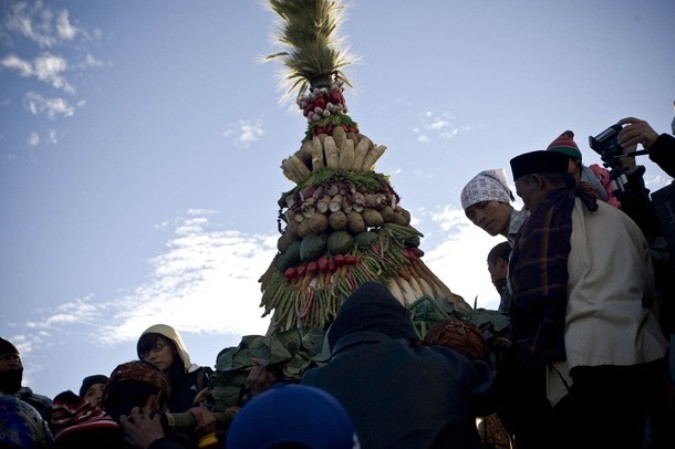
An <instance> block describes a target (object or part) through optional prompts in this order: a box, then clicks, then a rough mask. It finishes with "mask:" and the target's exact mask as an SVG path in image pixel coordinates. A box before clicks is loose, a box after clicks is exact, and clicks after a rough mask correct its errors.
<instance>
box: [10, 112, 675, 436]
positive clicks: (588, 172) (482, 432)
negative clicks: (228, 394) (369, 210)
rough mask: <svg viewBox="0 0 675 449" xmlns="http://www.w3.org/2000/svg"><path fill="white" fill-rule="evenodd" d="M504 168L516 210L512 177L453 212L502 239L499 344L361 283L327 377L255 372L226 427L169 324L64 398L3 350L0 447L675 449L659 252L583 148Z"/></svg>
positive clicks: (323, 372)
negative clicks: (427, 319) (503, 329)
mask: <svg viewBox="0 0 675 449" xmlns="http://www.w3.org/2000/svg"><path fill="white" fill-rule="evenodd" d="M618 123H619V124H621V125H622V126H623V127H622V129H621V131H620V132H619V134H618V142H619V144H620V145H621V146H622V148H624V149H626V150H627V151H628V149H630V148H632V147H634V146H635V145H637V144H641V145H642V146H643V147H644V148H645V149H646V150H648V151H649V157H650V158H651V159H652V160H653V161H654V162H655V163H657V164H658V165H659V166H660V167H662V168H663V169H664V171H666V172H667V173H669V174H671V175H673V174H675V137H673V136H671V135H668V134H658V133H656V132H655V131H654V130H653V129H652V128H651V126H649V124H648V123H646V122H645V121H643V120H640V119H636V118H633V117H629V118H625V119H622V120H620V121H619V122H618ZM674 132H675V130H674ZM509 165H510V169H511V173H512V176H513V183H514V185H515V191H516V194H517V195H518V196H519V197H520V198H521V199H522V201H523V204H524V207H523V209H522V210H516V209H515V208H514V207H513V205H512V202H513V201H514V200H515V197H514V195H513V193H512V191H511V189H510V188H509V182H508V179H507V177H506V171H505V170H504V169H501V168H500V169H486V170H483V171H481V172H480V173H478V174H477V175H476V176H474V177H473V178H471V179H470V180H469V181H468V182H467V184H466V185H465V187H464V189H463V190H462V193H461V197H460V200H461V204H462V207H463V209H464V211H465V214H466V216H467V218H468V219H469V220H470V221H471V222H472V223H473V224H475V225H476V226H478V227H480V228H481V229H483V230H484V231H486V232H487V233H488V234H490V235H492V236H502V237H504V239H505V240H504V241H503V242H501V243H499V244H498V245H496V246H495V247H494V248H493V249H492V250H491V251H490V252H489V254H488V255H487V265H488V272H489V275H490V278H491V280H492V282H493V284H494V286H495V288H496V289H497V292H498V293H499V295H500V304H499V312H501V313H502V314H504V315H507V316H508V319H509V329H508V333H507V335H506V337H505V338H500V339H499V341H498V342H497V341H494V342H488V341H487V340H486V339H485V338H484V336H483V335H482V333H481V331H480V329H479V328H478V327H477V326H475V325H474V324H472V323H470V322H468V321H462V320H459V319H456V318H449V319H447V320H444V321H442V322H440V323H438V324H437V325H436V326H434V327H431V328H430V329H429V330H428V332H427V334H426V335H425V336H423V338H420V337H419V335H418V333H417V332H416V329H415V328H414V325H413V322H412V320H411V316H410V313H409V311H408V310H407V309H406V307H405V306H403V305H402V304H400V303H399V302H398V301H397V300H396V298H395V297H394V296H393V295H392V294H391V293H390V292H389V290H388V289H387V288H386V287H385V286H384V285H382V284H379V283H376V282H366V283H363V284H361V285H360V286H359V287H358V288H356V289H355V290H354V291H353V293H352V294H351V295H350V296H349V297H348V298H347V299H346V300H345V302H344V303H343V304H342V305H341V306H340V308H339V310H338V313H337V315H336V318H335V320H334V321H333V323H331V325H330V327H329V328H328V330H327V334H326V344H327V345H328V347H329V349H330V358H329V359H328V361H327V362H326V363H325V364H322V365H321V366H317V367H312V368H310V369H307V370H306V371H305V372H304V373H303V375H302V378H301V380H300V381H299V382H292V383H289V382H287V381H285V380H284V379H282V378H280V376H279V373H278V372H272V371H269V370H266V367H265V366H263V365H260V366H258V365H256V366H254V367H253V368H252V369H250V372H249V375H248V376H249V377H248V383H247V391H248V392H249V393H250V397H248V398H247V399H246V401H242V403H241V404H239V405H238V406H236V407H232V408H230V409H228V410H227V411H225V412H220V411H215V410H214V409H213V408H212V407H211V405H210V404H212V402H210V401H209V395H210V394H212V393H213V392H212V390H211V388H210V387H211V383H210V377H211V376H212V375H213V373H214V371H213V369H212V368H210V367H204V366H198V365H195V364H194V363H192V361H191V360H190V356H189V354H188V351H187V348H186V347H185V344H184V343H183V341H182V339H181V336H180V334H179V332H178V331H177V330H176V329H175V328H173V327H172V326H170V325H167V324H156V325H153V326H150V327H148V328H147V329H146V330H145V331H144V332H143V333H142V334H141V335H140V337H139V339H138V341H137V346H136V350H137V356H138V359H137V360H133V361H128V362H125V363H121V364H119V365H118V366H117V367H116V368H115V369H114V370H113V371H112V372H111V373H106V374H92V375H91V376H87V377H85V378H84V379H83V380H82V385H81V388H80V389H79V391H78V392H77V394H76V393H75V392H73V391H70V390H67V391H64V392H62V393H60V394H58V395H57V396H55V397H54V398H53V399H50V398H47V397H45V396H42V395H39V394H36V393H34V392H33V391H32V390H31V389H30V388H28V387H26V386H24V385H22V373H23V365H22V360H21V355H20V353H19V351H18V350H17V348H16V346H15V345H14V344H13V343H12V342H10V341H8V340H6V339H3V338H0V429H1V431H0V447H2V448H28V449H32V448H36V449H38V448H59V449H60V448H71V447H72V448H75V447H99V448H101V449H106V448H142V449H187V448H191V449H194V448H200V449H215V448H228V449H248V448H251V449H252V448H270V449H271V448H277V449H280V448H296V449H324V448H325V449H332V448H335V449H343V448H344V449H347V448H350V449H356V448H363V449H376V448H378V449H379V448H387V449H392V448H393V449H395V448H434V449H441V448H470V449H481V448H483V449H487V448H494V449H514V448H515V449H530V448H544V447H545V448H561V449H562V448H598V447H625V448H636V449H637V448H644V449H661V448H668V447H675V431H673V430H672V422H673V420H674V419H675V394H674V390H675V387H674V383H675V366H672V365H673V363H674V362H673V360H672V359H673V356H672V354H671V352H670V350H669V347H670V343H669V339H670V340H671V341H672V339H673V334H675V330H674V329H673V328H672V327H671V326H670V323H671V322H672V317H670V318H668V317H664V316H663V312H662V310H664V309H659V308H658V303H659V300H658V292H657V289H658V283H657V282H656V280H655V277H654V270H653V260H652V252H651V247H650V243H651V242H650V241H649V239H648V237H646V236H645V233H644V232H643V230H642V229H641V228H640V226H639V225H638V224H637V223H636V221H635V220H634V219H632V218H631V216H630V215H629V214H628V213H627V212H626V211H625V210H623V209H622V205H621V201H620V199H621V198H620V197H617V198H616V200H617V201H612V197H613V196H614V194H615V192H612V191H611V190H608V189H607V188H606V185H605V183H603V182H602V181H603V179H602V176H601V175H603V176H604V175H606V173H601V172H600V171H598V170H593V167H587V166H585V165H584V164H583V163H582V155H581V151H580V150H579V148H578V146H577V145H576V143H575V142H574V133H573V132H572V131H565V132H563V133H562V134H561V135H560V136H558V137H557V138H555V139H554V140H553V141H552V143H551V144H550V145H549V146H548V147H547V149H546V150H541V151H532V152H528V153H524V154H520V155H517V156H515V157H513V158H512V159H510V162H509ZM633 168H635V167H633ZM667 299H668V298H666V299H664V298H661V300H662V301H663V300H667ZM669 299H670V300H671V301H675V298H669ZM665 310H668V309H665ZM495 351H499V353H500V358H499V359H498V360H497V361H495V359H493V358H491V357H490V353H491V352H495ZM179 421H180V423H185V422H187V423H189V425H184V424H179Z"/></svg>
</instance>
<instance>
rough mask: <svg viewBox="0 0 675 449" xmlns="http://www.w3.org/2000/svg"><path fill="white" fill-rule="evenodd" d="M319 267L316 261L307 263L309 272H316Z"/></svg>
mask: <svg viewBox="0 0 675 449" xmlns="http://www.w3.org/2000/svg"><path fill="white" fill-rule="evenodd" d="M318 269H319V266H318V265H317V263H316V262H314V261H312V262H310V263H308V264H307V272H308V273H316V271H317V270H318Z"/></svg>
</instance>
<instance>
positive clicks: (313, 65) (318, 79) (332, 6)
mask: <svg viewBox="0 0 675 449" xmlns="http://www.w3.org/2000/svg"><path fill="white" fill-rule="evenodd" d="M269 6H270V7H271V9H272V10H273V11H274V12H275V13H277V15H279V17H280V18H281V22H282V23H281V25H280V26H279V30H278V32H277V35H276V39H277V41H278V43H279V44H280V45H281V46H282V47H286V49H285V50H284V51H281V52H278V53H275V54H271V55H268V56H267V57H266V58H265V59H266V60H270V59H281V60H282V61H283V64H284V65H285V73H284V75H283V80H282V82H283V84H284V85H285V86H286V88H287V94H288V95H292V94H293V93H294V92H296V91H297V93H296V96H297V97H300V96H301V95H302V94H303V93H305V92H306V91H307V90H308V89H309V88H313V87H325V86H328V85H330V84H331V83H332V82H336V81H341V82H343V83H345V84H347V85H350V84H349V81H348V80H347V78H346V76H345V74H344V73H343V71H342V68H343V67H345V66H346V65H348V64H351V63H352V59H351V57H350V56H349V55H348V51H347V49H346V48H343V44H344V42H343V39H341V38H340V37H339V36H338V32H339V28H340V24H341V23H342V20H343V18H344V13H345V5H344V4H343V3H342V2H341V1H340V0H269Z"/></svg>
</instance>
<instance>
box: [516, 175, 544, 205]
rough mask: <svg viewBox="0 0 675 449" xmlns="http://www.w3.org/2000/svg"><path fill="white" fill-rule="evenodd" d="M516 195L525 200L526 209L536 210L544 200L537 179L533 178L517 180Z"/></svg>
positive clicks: (525, 177) (523, 177) (527, 177)
mask: <svg viewBox="0 0 675 449" xmlns="http://www.w3.org/2000/svg"><path fill="white" fill-rule="evenodd" d="M515 184H516V194H517V195H518V196H519V197H521V198H522V199H523V203H524V204H525V208H526V209H528V210H534V209H536V207H537V206H539V205H540V204H541V202H542V201H543V199H544V195H543V194H542V190H541V188H540V186H539V183H538V182H537V181H536V178H535V177H533V176H522V177H520V178H518V179H516V182H515Z"/></svg>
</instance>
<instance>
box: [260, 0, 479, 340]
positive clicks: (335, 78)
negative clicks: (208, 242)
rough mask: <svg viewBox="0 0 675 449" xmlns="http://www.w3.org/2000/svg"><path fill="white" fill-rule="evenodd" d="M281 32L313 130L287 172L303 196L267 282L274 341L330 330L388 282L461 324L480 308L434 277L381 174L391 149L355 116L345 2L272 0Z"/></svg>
mask: <svg viewBox="0 0 675 449" xmlns="http://www.w3.org/2000/svg"><path fill="white" fill-rule="evenodd" d="M269 6H270V7H271V8H272V9H273V11H274V12H276V13H277V14H278V16H279V17H280V19H281V23H280V26H279V29H278V34H277V39H278V43H279V44H280V45H281V46H282V47H284V48H285V51H282V52H279V53H276V54H273V55H270V56H268V59H270V60H280V61H282V63H283V65H284V73H285V77H284V80H285V81H286V82H287V83H288V86H287V92H286V93H287V95H288V96H289V97H291V98H293V99H294V100H295V101H296V103H297V105H298V107H299V108H300V109H301V110H302V113H303V115H304V117H305V118H306V120H307V130H306V133H305V135H304V137H303V138H302V140H301V144H300V147H299V149H298V150H297V151H295V152H294V153H293V154H291V155H290V156H289V157H287V158H286V159H284V160H283V161H282V162H281V169H282V171H283V174H284V175H285V176H286V178H288V179H289V180H290V181H291V182H292V183H293V184H294V185H295V186H294V187H293V188H292V189H291V190H289V191H287V192H284V193H283V194H282V195H281V198H280V199H279V202H278V204H279V220H278V221H279V232H280V236H279V240H278V244H277V248H278V253H277V255H276V256H275V257H274V260H273V261H272V263H271V264H270V266H269V268H268V269H267V271H266V272H265V273H264V274H263V275H262V277H261V279H260V283H261V290H262V300H261V306H262V307H264V310H265V311H264V315H268V314H272V319H271V324H270V329H269V331H268V335H272V334H274V333H275V332H278V331H286V330H289V329H293V328H300V329H310V328H321V329H325V328H327V326H328V325H329V324H330V323H331V322H332V320H333V318H334V317H335V314H336V312H337V309H338V308H339V306H340V304H341V303H342V301H343V300H344V299H346V298H347V297H348V296H349V295H350V294H351V293H352V292H353V291H354V289H356V288H357V287H358V286H359V285H361V284H362V283H364V282H366V281H371V280H372V281H378V282H381V283H383V284H384V285H386V286H388V288H389V290H390V291H391V293H392V294H393V295H394V296H395V297H396V298H397V299H398V300H399V301H400V302H401V303H402V304H404V305H406V306H411V305H413V304H415V303H416V302H418V301H420V300H421V299H422V298H427V299H431V300H434V301H436V302H438V301H441V302H442V303H443V304H444V306H446V308H447V307H448V306H449V307H450V308H451V309H452V310H454V311H455V312H458V313H459V314H463V313H468V312H470V311H471V307H470V306H469V305H468V304H467V303H466V302H465V301H464V300H463V299H462V298H461V297H460V296H458V295H456V294H454V293H452V291H450V289H449V288H448V287H447V286H446V285H445V284H444V283H443V282H442V281H441V280H440V279H439V278H438V277H437V276H435V275H434V273H432V271H431V270H430V269H429V268H428V267H427V265H426V264H425V263H424V261H423V256H424V252H423V251H422V250H421V249H420V248H419V246H420V239H421V238H422V237H423V236H422V234H421V233H420V232H419V231H418V230H417V229H415V228H414V227H413V226H411V224H410V218H411V217H410V212H409V211H408V210H406V209H405V208H403V207H402V205H401V204H400V197H399V195H398V194H397V193H396V191H395V190H394V188H393V187H392V185H391V184H390V182H389V177H388V176H386V175H384V174H381V173H378V172H377V171H376V170H375V165H376V163H377V161H378V160H379V159H380V158H381V157H382V156H383V154H384V153H385V150H386V147H385V146H384V145H381V144H377V143H376V142H375V141H374V140H372V139H370V138H369V137H367V136H366V135H365V134H363V133H362V132H361V129H360V128H359V126H358V124H357V123H356V122H355V121H354V120H353V119H352V118H351V117H350V116H349V115H348V108H347V104H346V101H345V97H344V93H345V89H346V88H348V87H351V84H350V82H349V80H348V79H347V77H346V76H345V73H344V71H343V69H344V67H346V66H347V65H349V64H350V63H351V62H352V60H351V58H350V56H349V55H348V54H347V51H346V50H345V49H344V48H341V45H342V42H341V40H340V39H339V38H338V31H339V27H340V24H341V21H342V18H343V15H344V12H345V10H344V8H345V6H344V4H343V3H342V2H341V1H339V0H301V1H300V0H269Z"/></svg>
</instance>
